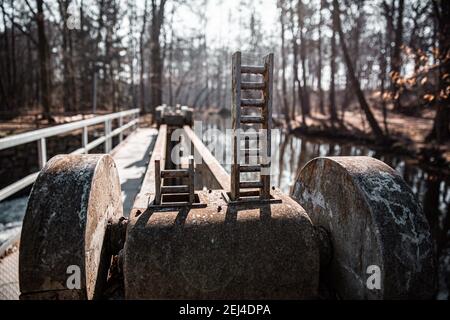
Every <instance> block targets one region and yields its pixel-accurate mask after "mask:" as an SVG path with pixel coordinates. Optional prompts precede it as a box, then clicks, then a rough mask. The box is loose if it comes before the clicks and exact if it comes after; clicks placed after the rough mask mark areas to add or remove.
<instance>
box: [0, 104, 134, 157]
mask: <svg viewBox="0 0 450 320" xmlns="http://www.w3.org/2000/svg"><path fill="white" fill-rule="evenodd" d="M138 113H139V109H131V110H126V111H121V112H116V113H111V114H107V115H104V116H99V117H94V118H91V119H86V120H80V121H75V122H71V123H67V124H62V125H59V126H54V127H50V128H44V129H38V130H33V131H29V132H24V133H20V134H16V135H13V136H9V137H5V138H1V139H0V150H3V149H6V148H11V147H14V146H18V145H21V144H24V143H28V142H32V141H36V140H39V139H41V138H48V137H51V136H56V135H58V134H62V133H66V132H70V131H74V130H77V129H81V128H83V127H89V126H92V125H94V124H99V123H102V122H105V121H108V120H114V119H117V118H121V117H126V116H131V115H135V114H138Z"/></svg>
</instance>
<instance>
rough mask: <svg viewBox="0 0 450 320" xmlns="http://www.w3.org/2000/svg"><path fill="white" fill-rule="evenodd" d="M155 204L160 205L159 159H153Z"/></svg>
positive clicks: (157, 157)
mask: <svg viewBox="0 0 450 320" xmlns="http://www.w3.org/2000/svg"><path fill="white" fill-rule="evenodd" d="M155 204H161V159H160V157H159V156H156V157H155Z"/></svg>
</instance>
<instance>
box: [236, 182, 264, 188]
mask: <svg viewBox="0 0 450 320" xmlns="http://www.w3.org/2000/svg"><path fill="white" fill-rule="evenodd" d="M239 187H240V188H242V189H250V188H262V187H263V183H262V182H261V181H245V182H241V183H239Z"/></svg>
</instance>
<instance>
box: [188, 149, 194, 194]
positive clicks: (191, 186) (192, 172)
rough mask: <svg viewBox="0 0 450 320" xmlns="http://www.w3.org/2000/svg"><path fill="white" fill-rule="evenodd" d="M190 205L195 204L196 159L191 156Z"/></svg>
mask: <svg viewBox="0 0 450 320" xmlns="http://www.w3.org/2000/svg"><path fill="white" fill-rule="evenodd" d="M188 171H189V203H194V157H193V156H189V170H188Z"/></svg>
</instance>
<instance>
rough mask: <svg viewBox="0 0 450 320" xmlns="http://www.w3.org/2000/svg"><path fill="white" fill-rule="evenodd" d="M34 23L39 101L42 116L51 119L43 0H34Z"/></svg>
mask: <svg viewBox="0 0 450 320" xmlns="http://www.w3.org/2000/svg"><path fill="white" fill-rule="evenodd" d="M36 3H37V14H36V23H37V29H38V41H39V42H38V43H39V45H38V50H39V69H40V73H41V74H40V83H41V103H42V107H43V108H44V117H45V118H46V119H47V120H49V121H51V120H52V117H51V107H52V97H51V92H50V65H49V51H48V43H47V36H46V34H45V17H44V8H43V6H44V1H43V0H36Z"/></svg>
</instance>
